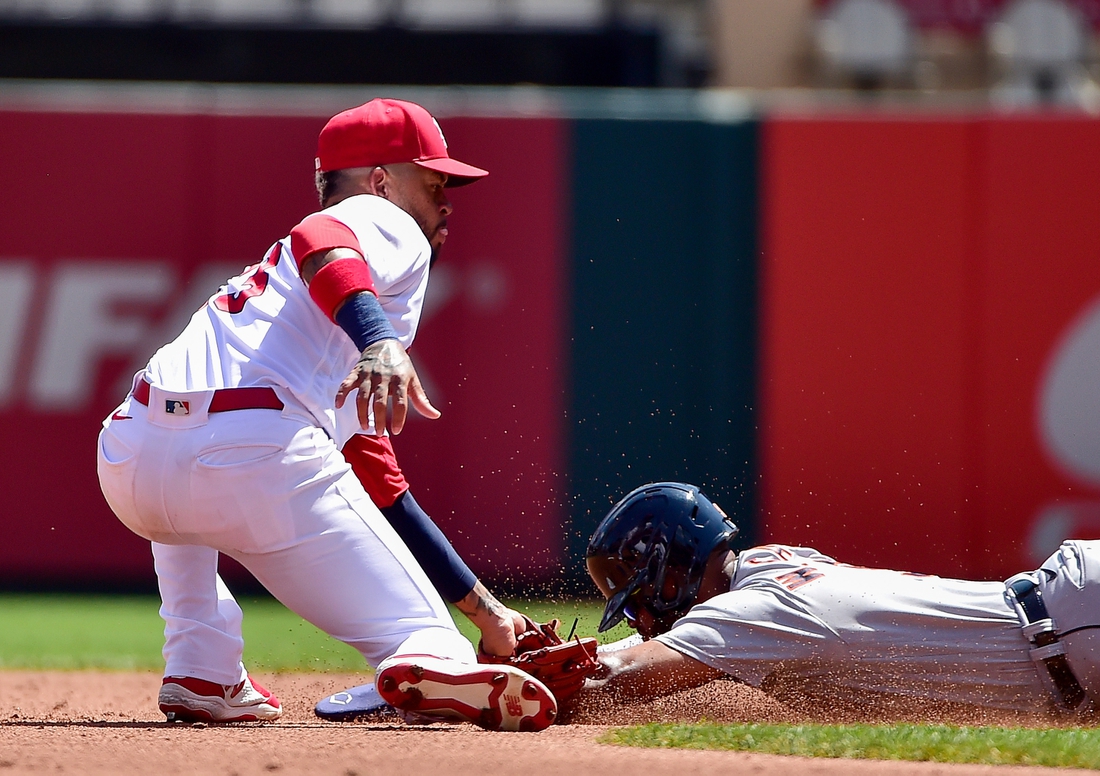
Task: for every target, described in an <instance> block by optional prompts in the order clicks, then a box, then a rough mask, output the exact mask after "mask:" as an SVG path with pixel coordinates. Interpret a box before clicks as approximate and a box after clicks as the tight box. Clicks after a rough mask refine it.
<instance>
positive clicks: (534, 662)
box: [477, 617, 600, 704]
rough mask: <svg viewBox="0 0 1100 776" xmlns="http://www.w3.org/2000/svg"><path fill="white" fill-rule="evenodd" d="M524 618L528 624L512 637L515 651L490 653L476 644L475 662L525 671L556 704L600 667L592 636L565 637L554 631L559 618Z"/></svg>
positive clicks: (595, 643)
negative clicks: (546, 690) (535, 619)
mask: <svg viewBox="0 0 1100 776" xmlns="http://www.w3.org/2000/svg"><path fill="white" fill-rule="evenodd" d="M524 619H525V620H527V626H528V627H527V630H525V631H524V632H523V633H521V634H520V635H519V636H518V637H517V638H516V642H517V644H516V650H515V652H513V653H512V654H511V655H505V656H503V657H500V656H497V655H490V654H487V653H486V652H485V650H484V649H482V648H481V645H480V644H478V650H477V653H478V654H477V659H478V662H479V663H507V664H508V665H511V666H515V667H516V668H518V669H520V670H521V671H525V672H526V673H528V674H530V675H531V676H533V677H535V678H536V679H538V680H539V681H540V682H542V683H543V684H545V685H546V686H547V688H549V690H550V692H552V693H554V697H555V698H557V700H558V703H559V704H560V703H561V702H562V701H564V700H565V699H566V698H568V697H569V696H571V695H573V693H575V692H576V691H577V690H579V689H580V688H581V685H583V684H584V680H585V679H586V678H587V677H589V676H591V675H592V674H594V673H595V672H597V671H599V670H600V664H599V663H598V662H596V646H597V642H596V639H594V638H585V639H582V638H579V637H578V638H574V639H570V640H568V641H566V640H564V639H562V637H561V636H559V635H558V627H559V626H560V625H561V621H560V620H550V622H545V623H536V622H535V621H534V620H531V619H530V618H527V617H525V618H524Z"/></svg>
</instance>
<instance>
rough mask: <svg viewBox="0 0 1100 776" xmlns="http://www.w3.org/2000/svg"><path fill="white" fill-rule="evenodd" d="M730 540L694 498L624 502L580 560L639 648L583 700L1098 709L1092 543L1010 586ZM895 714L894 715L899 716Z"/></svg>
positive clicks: (645, 490) (618, 652)
mask: <svg viewBox="0 0 1100 776" xmlns="http://www.w3.org/2000/svg"><path fill="white" fill-rule="evenodd" d="M736 532H737V528H736V526H734V525H733V523H731V522H730V521H729V519H728V518H727V517H726V515H725V514H724V513H723V512H722V511H721V509H720V508H718V507H717V506H716V505H714V504H713V503H711V502H710V501H709V500H708V499H707V498H706V496H704V495H703V494H702V493H700V491H699V489H698V488H696V487H694V486H691V485H685V484H681V483H654V484H651V485H646V486H643V487H641V488H638V489H636V490H635V491H633V492H631V493H630V494H628V495H627V496H626V497H625V498H624V499H623V500H622V501H620V502H619V503H618V504H617V505H616V506H615V507H614V508H613V509H612V510H611V512H610V513H609V514H608V515H607V517H606V518H605V519H604V520H603V522H602V523H601V524H600V526H599V527H598V528H597V529H596V531H595V533H594V534H593V536H592V538H591V541H590V543H589V546H588V558H587V564H588V570H589V573H590V575H591V576H592V579H593V581H595V583H596V585H597V587H599V589H600V590H601V592H603V594H604V596H605V597H606V598H607V599H608V601H607V605H606V608H605V611H604V617H603V621H602V622H601V624H600V630H601V631H603V630H606V629H607V628H610V627H612V626H613V625H615V624H616V623H618V622H619V621H621V620H622V619H623V618H624V617H625V618H626V619H627V620H628V622H629V623H630V624H631V625H632V626H633V627H635V628H636V629H637V630H638V633H639V634H640V636H641V639H638V638H637V637H634V638H633V640H624V641H623V642H619V643H616V644H612V645H607V646H606V647H601V654H600V661H601V663H602V664H603V668H604V673H603V675H602V676H600V677H598V678H596V679H590V680H589V681H588V684H587V686H586V688H585V690H584V691H583V692H582V695H581V696H580V697H581V698H583V697H584V694H588V695H589V697H592V694H601V693H602V694H605V695H608V696H611V697H615V698H619V699H647V698H652V697H656V696H660V695H664V694H667V693H671V692H674V691H677V690H682V689H688V688H690V687H695V686H698V685H701V684H704V683H706V682H708V681H711V680H712V679H716V678H719V677H722V676H731V677H734V678H736V679H738V680H741V681H743V682H745V683H747V684H749V685H752V686H754V687H758V688H762V689H763V690H764V691H766V692H769V693H770V694H772V695H773V696H775V697H777V698H779V699H780V700H796V699H797V701H798V702H799V703H801V704H805V703H806V702H812V703H816V704H818V706H819V707H820V708H822V709H826V710H827V709H830V708H846V707H850V706H851V704H852V699H853V698H858V703H859V704H860V705H861V707H863V708H874V707H875V706H876V705H880V706H881V708H882V709H884V710H889V709H891V708H900V707H901V706H902V705H903V704H904V702H905V701H906V700H909V701H916V702H919V703H921V704H924V703H929V702H942V703H944V704H962V705H965V706H966V707H971V708H972V707H982V708H989V709H1005V710H1017V711H1030V712H1033V711H1035V710H1037V709H1046V710H1049V711H1051V712H1062V713H1065V714H1079V715H1088V714H1092V713H1094V710H1095V708H1096V704H1097V701H1098V699H1100V542H1096V541H1067V542H1065V543H1064V544H1063V545H1062V547H1061V548H1060V549H1059V550H1058V552H1056V553H1055V554H1054V555H1052V556H1051V558H1050V559H1049V560H1047V561H1046V563H1044V564H1043V566H1042V567H1041V568H1040V569H1039V570H1037V571H1035V572H1028V573H1024V574H1019V575H1017V576H1015V577H1013V578H1011V579H1010V580H1008V581H1007V582H971V581H964V580H957V579H944V578H941V577H936V576H929V575H922V574H912V573H907V572H900V571H891V570H887V569H874V568H864V567H857V566H850V565H847V564H844V563H838V562H837V561H836V560H834V559H832V558H830V557H828V556H825V555H823V554H821V553H819V552H817V551H816V550H812V549H808V548H804V547H791V546H785V545H775V544H770V545H766V546H762V547H755V548H752V549H748V550H744V551H742V552H740V553H735V552H733V551H732V550H730V549H729V546H730V540H731V539H733V537H734V536H735V535H736ZM899 701H901V702H902V704H899Z"/></svg>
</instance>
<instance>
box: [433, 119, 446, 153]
mask: <svg viewBox="0 0 1100 776" xmlns="http://www.w3.org/2000/svg"><path fill="white" fill-rule="evenodd" d="M432 123H433V124H435V131H436V132H438V133H439V139H440V140H442V141H443V147H444V148H446V147H447V138H445V137H443V127H441V126H439V122H438V121H436V120H435V116H432Z"/></svg>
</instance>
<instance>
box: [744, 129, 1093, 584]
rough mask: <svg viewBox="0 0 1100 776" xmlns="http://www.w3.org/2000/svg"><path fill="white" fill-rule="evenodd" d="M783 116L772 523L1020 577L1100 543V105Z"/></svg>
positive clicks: (916, 559)
mask: <svg viewBox="0 0 1100 776" xmlns="http://www.w3.org/2000/svg"><path fill="white" fill-rule="evenodd" d="M763 134H764V145H763V149H762V160H763V161H762V173H761V178H762V180H763V192H762V212H763V214H764V217H763V224H762V232H763V233H762V246H763V253H762V255H763V261H762V265H761V332H762V334H761V353H762V356H761V359H762V360H761V366H760V370H759V394H760V396H761V400H760V418H761V424H760V438H759V448H758V449H759V466H760V472H761V491H760V505H761V520H762V525H763V526H764V533H765V535H766V536H767V538H769V539H772V540H776V541H786V542H790V541H797V542H799V543H804V544H809V545H811V546H816V547H818V548H819V549H821V550H825V551H828V552H833V553H836V554H837V555H838V556H840V557H841V559H843V560H848V561H851V562H854V563H861V564H866V565H888V566H895V567H900V568H908V569H913V570H918V571H927V572H935V573H941V574H954V575H962V576H976V577H985V576H991V577H1003V576H1007V575H1009V574H1011V573H1014V572H1016V571H1019V570H1022V569H1024V568H1028V567H1034V565H1035V564H1036V563H1037V562H1038V561H1039V560H1041V559H1042V557H1044V556H1045V554H1047V553H1049V551H1050V550H1051V549H1052V548H1053V547H1056V546H1057V543H1058V540H1060V539H1061V538H1062V537H1064V536H1070V535H1074V536H1080V537H1100V390H1098V386H1100V307H1098V305H1100V269H1098V267H1100V263H1098V262H1100V121H1095V120H1087V119H1081V118H1071V117H1045V118H1038V117H1036V118H988V117H986V118H956V117H936V118H914V117H905V116H896V117H887V118H851V117H837V118H825V119H822V118H798V117H788V118H783V119H775V120H772V121H769V122H766V123H765V126H764V130H763Z"/></svg>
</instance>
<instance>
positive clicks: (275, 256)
mask: <svg viewBox="0 0 1100 776" xmlns="http://www.w3.org/2000/svg"><path fill="white" fill-rule="evenodd" d="M281 254H282V246H280V245H279V243H275V244H274V245H273V246H271V250H270V251H268V252H267V255H266V256H264V260H263V261H261V262H260V263H259V264H253V265H252V266H251V267H248V268H246V269H245V271H244V272H242V273H241V275H242V276H247V279H246V280H245V281H244V284H243V285H242V286H241V290H240V291H237V292H236V293H234V294H219V295H218V296H215V297H214V299H213V300H212V301H213V303H214V306H215V307H216V308H218V309H219V310H221V311H222V312H223V313H234V314H235V313H239V312H240V311H241V310H243V309H244V303H245V302H247V301H248V300H249V299H251V298H252V297H254V296H259V295H260V294H262V293H263V292H264V291H266V290H267V271H268V270H269V269H271V268H272V267H274V266H275V265H276V264H278V263H279V256H280V255H281Z"/></svg>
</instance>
